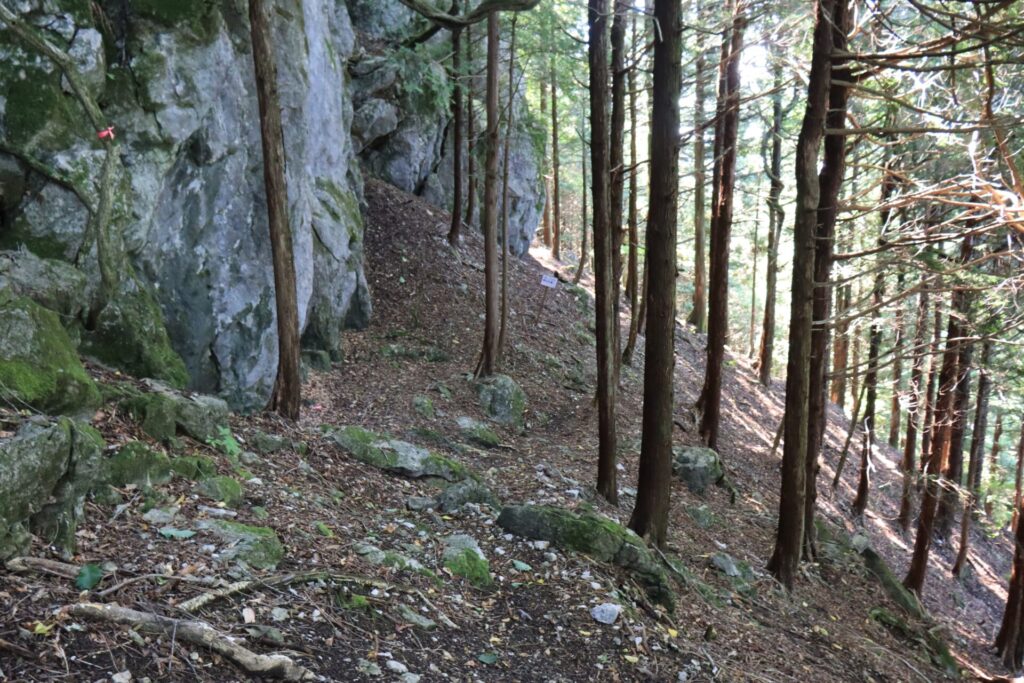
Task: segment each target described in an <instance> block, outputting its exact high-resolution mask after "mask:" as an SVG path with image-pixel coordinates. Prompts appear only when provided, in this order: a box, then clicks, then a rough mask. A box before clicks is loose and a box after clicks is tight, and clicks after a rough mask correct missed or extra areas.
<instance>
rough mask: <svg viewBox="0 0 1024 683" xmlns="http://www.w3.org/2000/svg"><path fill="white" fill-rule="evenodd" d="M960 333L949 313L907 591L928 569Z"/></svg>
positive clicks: (919, 582)
mask: <svg viewBox="0 0 1024 683" xmlns="http://www.w3.org/2000/svg"><path fill="white" fill-rule="evenodd" d="M961 296H962V292H960V291H954V292H953V296H952V298H953V308H954V309H956V308H957V303H958V299H959V298H960V297H961ZM959 336H960V329H959V325H958V324H957V318H956V316H955V315H950V316H949V319H948V323H947V328H946V345H945V350H944V351H943V354H942V369H941V371H940V372H939V388H938V395H937V396H936V399H935V414H934V424H933V426H932V431H934V432H935V434H934V435H933V436H932V440H931V450H930V452H929V454H928V464H927V466H926V467H927V471H926V472H925V486H924V497H923V498H922V500H921V513H920V515H919V516H918V521H917V537H916V538H915V540H914V553H913V556H912V557H911V560H910V568H909V569H908V571H907V576H906V578H904V579H903V585H904V586H906V587H907V588H908V589H909V590H911V591H913V592H915V593H917V594H918V595H920V594H921V590H922V589H923V587H924V577H925V574H926V572H927V571H928V553H929V551H930V550H931V543H932V532H933V530H934V526H935V514H936V512H937V508H938V502H939V494H940V489H939V473H940V472H942V470H943V458H944V456H945V455H946V454H947V453H948V452H949V440H950V427H951V422H952V416H953V399H954V397H955V394H956V374H957V373H956V364H957V348H956V345H957V342H956V339H957V337H959Z"/></svg>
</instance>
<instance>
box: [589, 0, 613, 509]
mask: <svg viewBox="0 0 1024 683" xmlns="http://www.w3.org/2000/svg"><path fill="white" fill-rule="evenodd" d="M588 9H589V12H588V19H589V24H590V47H589V50H588V53H587V57H588V61H589V64H590V168H591V176H592V177H591V181H590V186H591V193H592V195H593V199H594V202H593V204H594V208H593V213H594V221H593V225H594V280H595V287H594V288H595V290H596V294H595V299H596V301H595V313H596V317H597V421H598V427H597V430H598V452H597V491H598V493H600V494H601V495H602V496H604V498H605V499H606V500H607V501H608V502H610V503H612V504H615V503H616V502H617V501H618V488H617V484H616V477H615V455H616V453H615V451H616V439H615V436H616V434H615V394H616V391H615V389H616V381H615V364H616V363H617V362H618V354H619V352H618V349H617V348H616V346H615V341H616V334H615V330H614V327H615V326H616V325H617V324H618V319H617V316H616V315H615V294H616V290H617V289H618V288H617V287H616V282H615V257H614V254H613V249H614V248H615V237H614V236H613V234H612V232H613V230H615V227H614V226H613V225H612V215H611V211H612V207H611V202H612V196H611V191H612V190H611V173H612V170H613V169H612V168H610V166H609V137H608V135H609V129H608V0H589V5H588ZM620 142H621V141H620ZM620 199H621V197H620ZM620 210H621V206H620Z"/></svg>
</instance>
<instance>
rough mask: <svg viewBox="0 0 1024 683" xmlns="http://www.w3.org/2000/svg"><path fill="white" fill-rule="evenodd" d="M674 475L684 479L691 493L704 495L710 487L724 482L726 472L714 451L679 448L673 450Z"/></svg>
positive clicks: (699, 448) (698, 448) (693, 447)
mask: <svg viewBox="0 0 1024 683" xmlns="http://www.w3.org/2000/svg"><path fill="white" fill-rule="evenodd" d="M672 474H674V475H676V476H677V477H679V478H680V479H682V480H683V482H684V483H685V484H686V488H688V489H690V491H692V492H694V493H697V494H703V493H704V492H705V491H706V490H707V488H708V486H710V485H712V484H717V483H718V482H720V481H722V478H723V477H724V476H725V470H724V469H723V468H722V460H721V458H719V457H718V453H716V452H715V451H713V450H712V449H710V448H702V447H697V446H691V447H685V448H684V447H678V446H677V447H674V448H673V449H672Z"/></svg>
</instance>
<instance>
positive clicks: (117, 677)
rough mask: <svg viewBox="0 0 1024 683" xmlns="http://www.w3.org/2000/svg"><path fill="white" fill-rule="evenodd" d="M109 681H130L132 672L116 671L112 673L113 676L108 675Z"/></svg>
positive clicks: (121, 682) (118, 682) (128, 682)
mask: <svg viewBox="0 0 1024 683" xmlns="http://www.w3.org/2000/svg"><path fill="white" fill-rule="evenodd" d="M110 681H111V683H131V681H132V672H131V671H122V672H120V673H116V674H114V675H113V676H111V677H110Z"/></svg>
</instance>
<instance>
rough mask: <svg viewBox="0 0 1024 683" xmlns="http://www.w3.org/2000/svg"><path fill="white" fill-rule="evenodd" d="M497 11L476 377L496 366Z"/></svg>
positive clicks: (491, 40)
mask: <svg viewBox="0 0 1024 683" xmlns="http://www.w3.org/2000/svg"><path fill="white" fill-rule="evenodd" d="M500 42H501V41H500V38H499V36H498V13H497V12H491V13H490V14H489V15H487V94H486V97H487V130H486V132H485V135H484V137H485V144H486V150H485V152H486V157H485V162H484V205H483V224H484V346H483V353H482V355H481V361H480V369H479V372H478V373H477V375H478V376H479V377H490V376H491V375H493V374H494V373H495V371H496V370H497V365H498V326H499V317H500V314H499V311H498V299H499V294H498V127H499V118H500V115H499V113H498V68H499V63H498V46H499V44H500Z"/></svg>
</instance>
